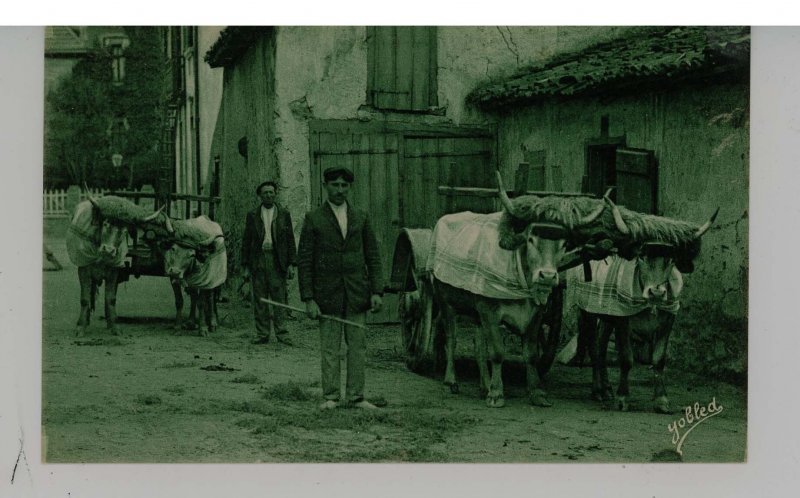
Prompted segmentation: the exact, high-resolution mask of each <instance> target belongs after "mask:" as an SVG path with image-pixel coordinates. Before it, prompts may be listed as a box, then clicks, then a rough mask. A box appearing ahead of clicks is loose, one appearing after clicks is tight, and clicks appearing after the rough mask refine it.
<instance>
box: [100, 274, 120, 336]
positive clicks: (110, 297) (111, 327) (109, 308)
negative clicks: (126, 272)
mask: <svg viewBox="0 0 800 498" xmlns="http://www.w3.org/2000/svg"><path fill="white" fill-rule="evenodd" d="M118 276H119V270H118V269H117V268H109V269H108V272H107V273H106V283H105V284H104V289H103V290H104V291H105V311H106V328H108V331H109V332H111V333H112V334H113V335H119V330H118V329H117V286H118V281H117V277H118Z"/></svg>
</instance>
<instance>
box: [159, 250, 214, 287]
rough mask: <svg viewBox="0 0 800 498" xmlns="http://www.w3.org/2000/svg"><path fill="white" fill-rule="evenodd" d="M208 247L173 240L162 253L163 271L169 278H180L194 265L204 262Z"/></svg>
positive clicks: (208, 251)
mask: <svg viewBox="0 0 800 498" xmlns="http://www.w3.org/2000/svg"><path fill="white" fill-rule="evenodd" d="M209 253H210V248H206V247H200V246H196V245H192V244H189V243H186V242H180V243H178V242H175V243H173V244H172V245H171V246H170V248H169V249H168V250H167V251H166V252H165V253H164V273H166V274H167V276H168V277H169V278H171V279H178V280H181V279H183V278H184V276H185V275H186V273H187V272H191V271H192V270H193V269H194V268H195V267H196V265H198V264H201V265H202V264H203V263H205V261H206V259H207V258H208V255H209Z"/></svg>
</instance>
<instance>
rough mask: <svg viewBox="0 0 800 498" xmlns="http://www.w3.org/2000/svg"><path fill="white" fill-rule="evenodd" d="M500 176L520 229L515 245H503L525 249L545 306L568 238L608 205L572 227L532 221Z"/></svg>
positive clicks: (530, 274) (534, 286)
mask: <svg viewBox="0 0 800 498" xmlns="http://www.w3.org/2000/svg"><path fill="white" fill-rule="evenodd" d="M496 175H497V185H498V188H499V191H500V192H499V195H500V201H501V203H502V204H503V209H504V210H505V211H506V213H508V215H509V216H510V217H511V224H512V226H515V227H516V228H518V229H520V230H519V233H518V236H515V237H514V242H513V243H512V244H508V243H506V244H501V245H502V246H503V247H504V248H506V249H513V250H521V251H523V253H524V258H523V261H524V266H525V275H526V278H527V280H528V285H529V287H530V288H531V289H532V290H533V291H534V292H533V295H534V301H535V302H536V304H540V305H543V304H545V303H546V302H547V297H548V295H549V293H550V291H551V290H552V288H553V287H555V286H556V285H558V281H559V277H558V267H559V265H560V263H561V262H562V260H563V259H564V257H565V256H566V255H567V253H568V251H567V249H568V248H567V241H568V240H569V239H570V234H571V232H572V230H574V229H577V228H579V227H581V226H584V225H588V224H590V223H592V222H594V221H595V220H597V219H598V218H599V217H600V215H601V214H602V213H603V209H604V208H605V206H604V205H603V204H602V203H601V204H600V205H599V206H598V208H597V209H595V211H593V212H591V213H589V214H588V215H586V216H583V217H581V218H579V219H578V220H576V221H575V222H574V223H572V224H571V225H570V226H566V224H560V223H555V222H551V221H533V222H528V221H526V220H525V219H523V218H522V217H520V216H519V213H518V212H517V211H518V209H516V208H515V206H514V203H513V202H511V199H509V198H508V195H507V194H506V191H505V188H504V187H503V180H502V178H501V176H500V172H499V171H497V172H496ZM515 231H516V230H515ZM506 246H508V247H506Z"/></svg>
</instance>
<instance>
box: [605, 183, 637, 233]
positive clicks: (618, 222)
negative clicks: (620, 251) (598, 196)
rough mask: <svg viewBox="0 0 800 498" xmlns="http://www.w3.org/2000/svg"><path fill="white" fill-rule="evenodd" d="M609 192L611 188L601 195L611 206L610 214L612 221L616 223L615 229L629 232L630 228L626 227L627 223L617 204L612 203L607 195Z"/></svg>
mask: <svg viewBox="0 0 800 498" xmlns="http://www.w3.org/2000/svg"><path fill="white" fill-rule="evenodd" d="M610 193H611V189H608V191H607V192H606V195H604V196H603V200H605V201H606V203H608V205H609V206H611V214H613V215H614V223H615V224H616V225H617V230H619V231H620V233H622V234H624V235H628V234H630V233H631V229H630V228H628V225H627V224H625V220H623V219H622V214H621V213H620V212H619V208H618V207H617V205H616V204H614V201H612V200H611V197H609V196H608V194H610Z"/></svg>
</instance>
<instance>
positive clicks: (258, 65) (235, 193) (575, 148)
mask: <svg viewBox="0 0 800 498" xmlns="http://www.w3.org/2000/svg"><path fill="white" fill-rule="evenodd" d="M709 33H710V35H709ZM636 40H645V41H646V42H642V43H643V44H639V45H637V44H636V43H634V42H635V41H636ZM647 40H649V41H647ZM631 44H632V45H631ZM626 51H627V52H626ZM737 51H738V52H737ZM643 54H644V55H643ZM646 54H651V56H650V58H648V57H647V56H646ZM653 54H655V55H653ZM205 60H206V61H207V62H208V65H209V66H210V67H212V68H222V70H223V72H224V75H223V84H222V101H221V104H220V107H219V112H218V114H217V119H216V123H215V125H214V132H213V140H212V144H211V152H210V154H209V161H211V162H212V163H213V162H214V161H215V160H216V161H217V164H218V165H219V172H220V173H219V179H220V195H221V196H222V198H223V199H224V202H223V203H222V205H221V212H220V216H219V220H220V221H221V223H222V224H223V226H224V227H225V229H226V231H227V232H229V233H230V237H229V241H230V245H231V246H232V249H233V250H232V251H231V253H232V254H233V255H234V258H235V255H236V254H237V253H238V246H237V244H238V240H239V239H240V238H241V232H242V230H243V226H242V225H243V220H244V216H245V213H246V212H247V211H248V210H250V209H252V208H253V207H254V206H255V204H256V203H257V199H256V197H255V194H254V188H255V186H256V185H258V184H259V183H260V182H261V181H263V180H264V179H267V178H272V179H277V180H278V181H279V184H280V186H281V188H280V192H279V201H280V202H282V203H283V204H284V205H286V206H287V207H288V209H289V210H290V212H291V214H292V217H293V219H294V220H295V224H296V225H297V226H296V229H297V230H299V225H300V223H301V220H302V219H303V215H304V213H305V212H306V211H308V210H309V209H310V208H312V207H314V206H316V205H318V204H319V203H320V202H321V201H322V199H323V195H322V191H321V172H322V171H323V170H324V169H325V168H327V167H329V166H333V165H346V166H348V167H350V168H351V169H352V170H353V171H354V172H355V174H356V182H355V184H354V187H353V192H352V196H353V201H354V203H355V204H356V205H359V206H362V207H365V208H368V209H369V210H370V213H371V214H372V215H373V217H374V219H375V220H377V224H378V226H377V227H376V228H377V230H378V234H379V238H380V242H381V246H382V250H383V252H384V258H385V260H386V266H387V269H388V267H389V264H390V258H391V251H392V248H393V244H394V240H395V238H396V234H397V230H398V229H399V228H401V227H431V226H432V225H433V223H434V222H435V220H436V219H437V218H438V217H439V216H440V215H441V214H443V213H445V212H448V211H454V210H459V209H472V210H477V211H481V210H485V211H490V210H493V209H496V205H495V204H494V203H493V202H492V201H487V200H478V201H475V200H467V199H448V198H446V197H444V196H442V195H440V194H439V193H438V191H437V187H438V186H439V185H451V186H472V187H481V186H484V187H493V186H494V185H495V182H494V176H493V170H494V169H495V167H499V168H500V170H501V171H502V173H503V175H504V177H505V178H506V181H507V184H509V185H510V184H513V183H514V182H513V179H514V172H515V170H516V168H517V167H518V165H519V164H520V163H521V162H525V163H528V164H529V165H530V168H531V175H530V184H529V188H531V189H546V190H556V191H558V190H563V191H580V190H583V191H590V192H599V191H600V190H601V189H604V188H605V187H607V186H611V185H614V186H616V187H617V193H616V194H615V195H616V196H617V202H619V203H620V204H623V205H626V206H628V207H631V208H634V209H640V210H645V211H649V212H655V213H658V214H662V215H665V216H671V217H676V218H680V219H684V220H690V221H697V222H702V221H704V219H706V218H707V217H708V216H710V215H711V213H713V211H714V209H715V208H716V207H720V217H719V218H718V224H717V226H716V228H715V229H713V230H712V231H711V233H709V234H707V235H706V238H705V240H704V251H703V255H702V256H701V260H700V261H698V265H697V266H698V269H697V271H696V272H695V273H694V274H692V275H691V276H690V277H688V278H687V281H689V282H690V283H689V284H688V285H687V288H686V302H687V307H686V308H687V310H688V311H689V318H687V320H690V319H692V318H691V317H692V316H694V317H696V318H700V317H701V314H700V312H697V313H695V312H693V311H691V310H692V309H693V308H692V306H689V305H688V304H689V303H691V304H692V305H696V306H697V307H698V308H696V309H698V310H702V309H704V307H709V306H710V307H712V308H713V309H714V310H716V312H717V315H718V316H719V318H720V319H721V320H725V321H726V323H729V324H732V325H731V327H734V328H736V327H739V325H740V324H741V323H743V320H744V317H745V316H746V294H747V291H746V289H747V286H746V282H747V175H748V171H749V169H748V157H749V151H748V137H749V135H748V129H747V128H748V126H747V123H748V116H749V100H748V92H749V86H748V83H747V73H746V66H747V64H746V61H749V32H747V30H742V29H738V30H728V31H725V30H724V29H722V30H713V29H712V30H706V31H705V32H702V30H691V29H687V30H685V32H681V31H680V30H679V31H678V32H673V31H671V30H669V29H666V28H657V29H654V28H637V27H555V26H550V27H511V28H508V27H390V26H382V27H374V28H371V27H347V26H340V27H290V26H280V27H262V28H255V27H250V28H243V27H228V28H226V29H224V30H222V31H221V32H220V35H219V37H218V39H217V40H216V41H215V42H214V44H213V45H212V46H211V48H210V50H209V51H208V52H207V53H206V56H205ZM619 60H633V61H634V62H633V63H632V66H631V67H633V69H631V68H630V67H627V66H625V67H618V66H615V65H614V61H619ZM743 61H744V62H743ZM602 67H608V68H610V69H609V71H610V72H609V73H608V74H605V73H603V74H600V73H598V72H597V71H596V69H597V68H602ZM592 68H594V69H592ZM543 82H544V83H543ZM548 82H549V83H548ZM545 83H547V84H545ZM540 84H544V85H545V87H547V88H549V89H550V90H541V89H540V88H539V87H538V86H537V85H540ZM547 85H550V86H547ZM618 179H619V181H618ZM623 180H624V181H623ZM232 266H233V268H234V271H232V274H235V273H236V270H235V268H236V262H235V261H233V263H232ZM693 313H694V314H693Z"/></svg>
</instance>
